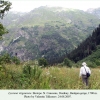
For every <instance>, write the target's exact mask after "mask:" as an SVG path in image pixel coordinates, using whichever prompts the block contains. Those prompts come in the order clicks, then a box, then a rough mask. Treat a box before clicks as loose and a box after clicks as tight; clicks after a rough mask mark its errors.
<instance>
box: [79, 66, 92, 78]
mask: <svg viewBox="0 0 100 100" xmlns="http://www.w3.org/2000/svg"><path fill="white" fill-rule="evenodd" d="M86 72H88V73H90V74H91V70H90V68H89V67H87V66H86V65H84V66H82V67H81V68H80V74H79V76H82V75H86Z"/></svg>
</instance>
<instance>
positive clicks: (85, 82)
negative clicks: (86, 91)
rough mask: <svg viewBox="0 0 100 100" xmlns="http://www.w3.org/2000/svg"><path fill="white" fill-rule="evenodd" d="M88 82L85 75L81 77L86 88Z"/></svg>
mask: <svg viewBox="0 0 100 100" xmlns="http://www.w3.org/2000/svg"><path fill="white" fill-rule="evenodd" d="M88 80H89V78H88V77H87V76H86V75H82V81H83V83H84V84H85V85H86V86H88V84H89V82H88Z"/></svg>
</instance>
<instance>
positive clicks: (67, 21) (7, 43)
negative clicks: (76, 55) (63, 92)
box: [2, 7, 100, 63]
mask: <svg viewBox="0 0 100 100" xmlns="http://www.w3.org/2000/svg"><path fill="white" fill-rule="evenodd" d="M11 16H12V17H11ZM8 19H9V20H8ZM99 21H100V19H98V18H97V17H96V16H94V15H92V14H89V13H87V12H84V11H81V10H74V9H65V8H60V7H57V8H54V7H39V8H36V9H34V10H32V11H31V12H29V13H23V14H22V13H9V14H8V16H6V17H5V18H4V20H3V21H2V23H3V24H4V25H5V26H6V27H7V28H8V29H9V34H7V35H5V36H4V40H3V41H2V47H3V49H4V51H7V52H8V53H10V54H11V55H15V54H16V53H17V55H18V57H19V58H20V59H21V60H25V61H26V60H28V59H29V60H30V59H32V60H33V59H38V58H40V57H43V56H44V57H45V58H46V59H47V60H48V61H49V63H57V62H61V61H62V60H63V59H64V57H65V56H66V54H68V53H69V52H71V51H72V50H73V49H74V48H76V47H77V45H78V44H79V43H81V42H82V41H83V40H84V39H86V37H87V36H89V35H90V34H91V33H92V31H93V29H94V28H95V27H96V26H98V24H99Z"/></svg>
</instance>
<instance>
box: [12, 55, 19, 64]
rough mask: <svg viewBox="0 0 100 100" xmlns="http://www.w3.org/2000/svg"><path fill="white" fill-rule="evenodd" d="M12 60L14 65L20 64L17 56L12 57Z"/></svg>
mask: <svg viewBox="0 0 100 100" xmlns="http://www.w3.org/2000/svg"><path fill="white" fill-rule="evenodd" d="M11 59H12V62H13V63H15V64H16V65H18V64H20V60H19V59H18V58H17V57H15V56H14V57H12V58H11Z"/></svg>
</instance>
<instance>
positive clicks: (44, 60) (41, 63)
mask: <svg viewBox="0 0 100 100" xmlns="http://www.w3.org/2000/svg"><path fill="white" fill-rule="evenodd" d="M38 64H39V66H43V67H46V66H47V65H48V62H47V60H46V59H45V58H40V59H39V60H38Z"/></svg>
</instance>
